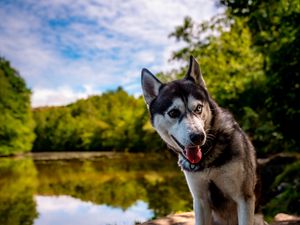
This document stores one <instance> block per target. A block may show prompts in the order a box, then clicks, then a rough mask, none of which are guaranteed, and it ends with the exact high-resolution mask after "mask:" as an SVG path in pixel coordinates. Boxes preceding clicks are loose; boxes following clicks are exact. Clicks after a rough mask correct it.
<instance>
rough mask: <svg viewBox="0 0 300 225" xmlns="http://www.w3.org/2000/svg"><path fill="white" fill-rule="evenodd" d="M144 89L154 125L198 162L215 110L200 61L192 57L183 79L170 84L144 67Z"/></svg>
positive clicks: (167, 139)
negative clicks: (211, 103) (211, 107)
mask: <svg viewBox="0 0 300 225" xmlns="http://www.w3.org/2000/svg"><path fill="white" fill-rule="evenodd" d="M142 88H143V94H144V98H145V101H146V103H147V106H148V109H149V111H150V115H151V122H152V126H153V127H154V128H155V129H156V131H157V132H158V134H159V135H160V136H161V138H162V139H163V140H164V141H165V142H166V143H167V144H168V145H169V147H170V148H172V149H173V150H175V151H176V152H178V153H180V154H181V155H183V156H184V157H185V158H186V159H187V160H188V161H189V162H190V163H192V164H194V163H198V162H199V161H200V160H201V158H202V152H201V146H203V145H204V144H205V142H206V138H207V134H206V131H207V129H208V128H209V124H210V121H211V119H212V112H211V109H210V104H209V95H208V92H207V90H206V86H205V82H204V80H203V78H202V75H201V72H200V68H199V65H198V63H197V62H196V60H195V59H194V58H193V57H191V58H190V66H189V70H188V72H187V74H186V76H185V77H184V78H183V79H181V80H175V81H172V82H169V83H162V82H160V81H159V80H158V79H157V78H156V77H155V76H154V75H153V74H151V72H150V71H148V70H147V69H143V70H142Z"/></svg>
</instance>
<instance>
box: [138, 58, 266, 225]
mask: <svg viewBox="0 0 300 225" xmlns="http://www.w3.org/2000/svg"><path fill="white" fill-rule="evenodd" d="M142 88H143V94H144V98H145V101H146V103H147V106H148V109H149V111H150V115H151V122H152V125H153V127H154V128H155V129H156V131H157V132H158V134H159V135H160V136H161V138H162V139H163V140H164V141H165V142H166V143H167V145H168V146H169V147H170V148H171V149H172V150H174V151H175V152H176V153H178V158H179V160H178V163H179V166H180V167H181V168H182V170H183V172H184V174H185V177H186V180H187V183H188V186H189V189H190V191H191V194H192V196H193V200H194V211H195V223H196V225H211V224H218V225H223V224H224V225H237V224H238V225H253V224H254V208H255V194H254V189H255V185H256V159H255V150H254V148H253V146H252V144H251V142H250V141H249V139H248V137H247V136H246V134H245V133H244V132H243V131H242V129H241V128H240V126H239V125H238V124H237V122H236V121H235V120H234V118H233V116H232V115H231V114H230V113H229V112H228V111H226V110H224V109H222V108H221V107H219V106H218V105H217V103H216V102H215V101H214V100H213V99H212V98H211V97H210V95H209V93H208V91H207V88H206V85H205V82H204V80H203V78H202V75H201V72H200V68H199V65H198V63H197V62H196V60H195V59H194V58H193V57H191V58H190V66H189V70H188V72H187V75H186V76H185V77H184V78H183V79H181V80H175V81H172V82H169V83H161V82H160V81H159V80H158V79H157V78H156V77H155V76H154V75H153V74H151V72H149V71H148V70H147V69H143V70H142ZM257 223H258V222H257ZM259 223H260V222H259ZM255 224H256V222H255Z"/></svg>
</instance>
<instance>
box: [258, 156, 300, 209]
mask: <svg viewBox="0 0 300 225" xmlns="http://www.w3.org/2000/svg"><path fill="white" fill-rule="evenodd" d="M299 170H300V161H299V160H298V161H296V162H294V163H292V164H291V165H288V166H286V167H285V169H284V171H283V172H282V173H281V174H279V175H278V176H277V177H276V179H275V181H274V183H273V185H272V188H273V189H275V190H276V192H277V195H276V196H275V197H274V198H273V199H272V200H271V201H270V202H268V203H267V204H266V206H264V212H265V214H267V215H275V214H277V213H282V212H284V213H290V214H296V215H299V213H300V210H299V209H300V193H299V189H300V178H299V176H298V174H299Z"/></svg>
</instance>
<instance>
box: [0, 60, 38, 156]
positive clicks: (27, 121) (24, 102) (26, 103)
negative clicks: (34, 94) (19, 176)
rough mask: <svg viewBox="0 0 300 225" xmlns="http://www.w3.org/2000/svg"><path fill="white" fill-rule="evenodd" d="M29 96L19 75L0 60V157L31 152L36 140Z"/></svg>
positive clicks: (28, 91) (4, 61)
mask: <svg viewBox="0 0 300 225" xmlns="http://www.w3.org/2000/svg"><path fill="white" fill-rule="evenodd" d="M30 94H31V92H30V90H29V89H28V88H27V87H26V84H25V81H24V80H23V79H22V77H21V76H20V75H19V73H18V72H17V71H16V70H15V69H13V68H12V67H11V66H10V64H9V62H8V61H6V60H5V59H3V58H0V114H1V116H0V155H10V154H16V153H20V152H26V151H30V150H31V147H32V142H33V140H34V138H35V136H34V133H33V128H34V121H33V119H32V114H31V107H30Z"/></svg>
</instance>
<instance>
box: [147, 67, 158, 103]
mask: <svg viewBox="0 0 300 225" xmlns="http://www.w3.org/2000/svg"><path fill="white" fill-rule="evenodd" d="M161 85H162V83H161V82H160V81H159V80H158V79H157V78H156V77H155V76H154V75H153V74H152V73H151V72H150V71H149V70H147V69H143V70H142V88H143V94H144V99H145V101H146V103H147V105H150V103H151V102H152V101H153V100H154V99H155V98H156V97H157V95H158V92H159V88H160V87H161Z"/></svg>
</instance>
